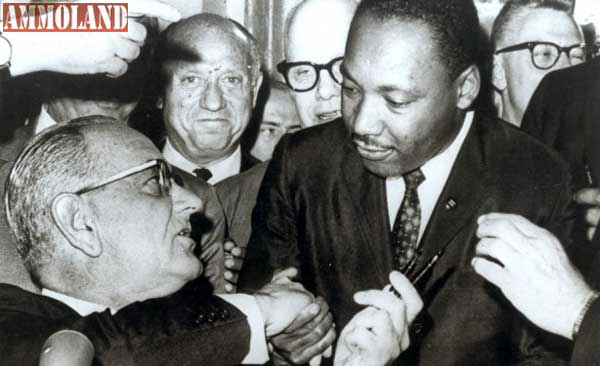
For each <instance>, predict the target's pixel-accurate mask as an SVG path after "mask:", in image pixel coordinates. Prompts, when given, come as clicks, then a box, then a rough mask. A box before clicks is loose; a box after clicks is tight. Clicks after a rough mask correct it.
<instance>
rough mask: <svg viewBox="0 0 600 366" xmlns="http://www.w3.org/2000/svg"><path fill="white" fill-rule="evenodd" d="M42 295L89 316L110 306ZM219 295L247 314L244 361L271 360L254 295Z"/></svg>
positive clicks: (46, 292)
mask: <svg viewBox="0 0 600 366" xmlns="http://www.w3.org/2000/svg"><path fill="white" fill-rule="evenodd" d="M42 295H43V296H47V297H51V298H53V299H55V300H58V301H60V302H62V303H63V304H65V305H67V306H68V307H70V308H71V309H73V310H75V311H76V312H77V313H78V314H79V315H81V316H87V315H90V314H92V313H101V312H103V311H105V310H106V309H108V306H105V305H99V304H94V303H91V302H88V301H84V300H80V299H76V298H74V297H71V296H68V295H65V294H61V293H58V292H56V291H52V290H48V289H42ZM217 296H219V297H220V298H222V299H223V300H225V301H226V302H228V303H230V304H231V305H233V306H235V307H236V308H238V310H240V311H241V312H242V313H244V315H246V319H247V320H248V324H249V325H250V350H249V351H248V354H247V355H246V357H245V358H244V360H243V361H242V363H250V364H263V363H265V362H267V361H268V360H269V350H268V349H267V340H266V335H265V322H264V320H263V317H262V313H261V311H260V308H259V307H258V304H257V303H256V300H255V299H254V297H253V296H251V295H245V294H230V295H217ZM116 312H117V311H116V310H115V309H110V313H111V314H115V313H116Z"/></svg>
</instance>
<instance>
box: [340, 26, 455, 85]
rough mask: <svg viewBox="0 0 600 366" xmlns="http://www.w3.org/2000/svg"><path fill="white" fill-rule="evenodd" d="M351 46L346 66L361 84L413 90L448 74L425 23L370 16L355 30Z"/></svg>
mask: <svg viewBox="0 0 600 366" xmlns="http://www.w3.org/2000/svg"><path fill="white" fill-rule="evenodd" d="M367 30H368V31H367ZM391 35H393V36H391ZM348 42H349V43H348V47H347V51H346V58H345V60H344V65H345V68H346V70H348V71H349V72H350V74H351V76H352V77H355V78H356V79H358V80H357V81H358V82H359V83H373V84H375V85H377V86H378V87H380V86H382V85H394V86H397V87H399V88H409V87H410V86H411V85H414V84H416V83H421V82H426V81H427V80H434V79H435V78H438V79H439V78H440V77H441V75H443V74H444V73H445V71H446V70H445V67H444V66H443V64H442V63H441V62H440V61H439V59H440V57H439V54H438V50H437V46H436V45H435V43H434V41H433V39H432V36H431V32H430V30H429V27H428V26H427V25H425V24H424V23H420V22H415V21H397V20H391V21H385V22H379V21H377V20H374V19H372V18H371V17H370V16H367V17H364V18H363V19H361V20H360V21H359V22H358V23H357V25H356V26H354V27H353V29H352V30H351V34H350V37H349V39H348ZM432 78H433V79H432Z"/></svg>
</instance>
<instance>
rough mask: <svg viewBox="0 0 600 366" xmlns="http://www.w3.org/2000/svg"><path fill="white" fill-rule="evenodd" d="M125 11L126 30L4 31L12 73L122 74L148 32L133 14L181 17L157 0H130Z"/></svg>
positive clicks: (169, 17) (112, 75)
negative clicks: (127, 19) (127, 11)
mask: <svg viewBox="0 0 600 366" xmlns="http://www.w3.org/2000/svg"><path fill="white" fill-rule="evenodd" d="M86 2H89V1H86ZM128 10H129V16H130V18H129V21H128V23H129V24H128V26H129V28H128V31H127V32H71V33H69V32H58V33H54V32H50V33H47V32H37V33H26V32H22V33H10V34H8V35H6V34H5V35H6V36H7V38H9V39H10V42H11V43H12V45H13V55H12V62H11V68H10V71H11V74H12V75H14V76H16V75H20V74H25V73H29V72H35V71H42V70H46V71H54V72H61V73H66V74H98V73H105V74H107V75H108V76H110V77H119V76H121V75H123V74H124V73H125V72H126V71H127V67H128V63H129V62H131V61H133V60H134V59H136V58H137V57H138V56H139V54H140V49H141V47H142V46H143V44H144V41H145V39H146V33H147V31H146V28H145V27H144V26H143V25H142V24H141V23H140V22H139V21H137V20H136V19H135V18H132V17H140V16H147V17H158V18H161V19H165V20H167V21H170V22H173V21H177V20H179V19H180V18H181V14H180V13H179V11H177V9H175V8H173V7H172V6H170V5H167V4H165V3H163V2H161V1H158V0H130V1H129V2H128ZM90 45H93V47H90Z"/></svg>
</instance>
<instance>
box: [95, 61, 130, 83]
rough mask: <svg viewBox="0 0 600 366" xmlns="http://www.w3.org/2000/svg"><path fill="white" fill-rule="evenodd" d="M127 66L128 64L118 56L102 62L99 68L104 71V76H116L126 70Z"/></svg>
mask: <svg viewBox="0 0 600 366" xmlns="http://www.w3.org/2000/svg"><path fill="white" fill-rule="evenodd" d="M127 67H128V64H127V62H125V60H123V59H121V58H119V57H113V58H112V59H110V60H109V61H106V62H105V63H103V65H102V66H101V67H100V68H101V69H102V70H103V71H104V72H105V73H106V76H108V77H111V78H118V77H119V76H122V75H123V74H125V73H126V72H127Z"/></svg>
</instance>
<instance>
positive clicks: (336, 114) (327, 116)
mask: <svg viewBox="0 0 600 366" xmlns="http://www.w3.org/2000/svg"><path fill="white" fill-rule="evenodd" d="M341 116H342V113H341V112H340V111H333V112H325V113H317V118H319V121H321V122H329V121H333V120H334V119H336V118H340V117H341Z"/></svg>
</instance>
